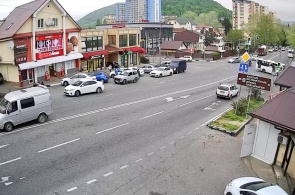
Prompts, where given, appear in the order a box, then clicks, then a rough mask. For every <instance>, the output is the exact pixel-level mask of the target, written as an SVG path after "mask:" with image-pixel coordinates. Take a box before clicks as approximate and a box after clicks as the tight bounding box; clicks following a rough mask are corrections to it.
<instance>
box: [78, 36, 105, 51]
mask: <svg viewBox="0 0 295 195" xmlns="http://www.w3.org/2000/svg"><path fill="white" fill-rule="evenodd" d="M102 48H103V40H102V36H99V37H83V38H82V51H83V52H87V51H97V50H102Z"/></svg>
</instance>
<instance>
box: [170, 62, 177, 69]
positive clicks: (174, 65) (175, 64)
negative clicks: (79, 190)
mask: <svg viewBox="0 0 295 195" xmlns="http://www.w3.org/2000/svg"><path fill="white" fill-rule="evenodd" d="M177 66H178V62H171V64H170V67H171V68H176V67H177Z"/></svg>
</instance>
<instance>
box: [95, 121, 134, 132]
mask: <svg viewBox="0 0 295 195" xmlns="http://www.w3.org/2000/svg"><path fill="white" fill-rule="evenodd" d="M125 125H129V123H124V124H122V125H118V126H115V127H112V128H109V129H106V130H103V131H99V132H96V133H95V134H100V133H104V132H107V131H110V130H113V129H116V128H119V127H122V126H125Z"/></svg>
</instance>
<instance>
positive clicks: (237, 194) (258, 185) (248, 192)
mask: <svg viewBox="0 0 295 195" xmlns="http://www.w3.org/2000/svg"><path fill="white" fill-rule="evenodd" d="M224 195H288V194H287V192H285V191H284V190H283V189H282V188H281V187H280V186H278V185H276V184H273V183H270V182H266V181H264V180H262V179H259V178H255V177H241V178H238V179H235V180H233V181H232V182H230V183H229V184H228V185H227V186H226V188H225V191H224Z"/></svg>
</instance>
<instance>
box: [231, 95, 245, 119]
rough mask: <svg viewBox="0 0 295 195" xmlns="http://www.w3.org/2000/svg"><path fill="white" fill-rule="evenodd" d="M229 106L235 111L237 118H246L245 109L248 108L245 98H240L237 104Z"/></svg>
mask: <svg viewBox="0 0 295 195" xmlns="http://www.w3.org/2000/svg"><path fill="white" fill-rule="evenodd" d="M231 106H232V107H233V108H234V109H237V111H236V114H237V115H238V116H246V113H247V107H248V100H247V98H241V99H240V100H238V101H237V102H233V103H232V104H231Z"/></svg>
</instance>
